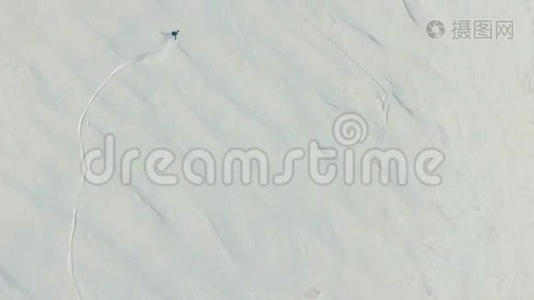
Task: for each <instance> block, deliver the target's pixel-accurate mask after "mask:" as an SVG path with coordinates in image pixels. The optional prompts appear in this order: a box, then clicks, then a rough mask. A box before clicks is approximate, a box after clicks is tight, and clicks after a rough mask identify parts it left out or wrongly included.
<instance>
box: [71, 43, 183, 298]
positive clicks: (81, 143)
mask: <svg viewBox="0 0 534 300" xmlns="http://www.w3.org/2000/svg"><path fill="white" fill-rule="evenodd" d="M174 42H175V41H174V40H171V39H170V38H165V37H164V40H163V42H162V44H161V45H160V47H159V48H158V49H157V50H155V51H150V52H145V53H142V54H139V55H138V56H137V57H135V58H134V59H132V60H130V61H128V62H125V63H123V64H121V65H119V66H118V67H116V68H115V69H114V70H113V71H111V73H110V74H109V75H108V77H107V78H106V79H105V80H104V82H102V84H101V85H100V86H99V87H98V89H97V90H96V91H95V92H94V93H93V95H92V96H91V98H90V100H89V101H88V103H87V105H86V106H85V109H84V110H83V112H82V114H81V115H80V117H79V119H78V146H79V148H80V163H81V165H82V176H81V180H80V187H79V189H78V192H77V194H76V198H75V202H76V206H75V207H74V209H73V212H72V223H71V231H70V237H69V254H68V258H69V259H68V265H69V272H70V276H71V278H72V281H73V283H74V285H75V288H76V294H77V297H78V299H79V300H81V299H83V290H82V287H81V285H80V283H79V282H78V279H77V277H76V272H75V271H76V270H75V261H74V246H75V245H74V242H75V238H76V230H77V226H78V214H79V210H80V204H81V197H82V193H83V190H84V189H85V184H86V182H87V180H86V175H87V171H88V166H87V162H86V161H85V151H86V149H85V145H84V141H83V127H84V123H85V121H86V119H87V115H88V113H89V110H90V109H91V107H92V106H93V105H94V104H95V102H96V99H97V98H98V95H99V94H100V92H102V90H103V89H104V88H105V87H106V86H107V85H108V84H109V83H110V81H111V80H112V79H113V78H114V77H115V76H116V75H117V74H119V73H120V72H121V71H123V70H125V69H127V68H129V67H132V66H134V65H136V64H140V63H143V62H146V61H149V60H150V59H151V58H153V57H157V56H158V55H159V54H161V53H163V51H164V50H166V49H167V48H168V47H170V46H171V45H174V44H175V43H174ZM136 195H137V196H138V197H139V199H141V200H143V201H144V198H142V197H140V196H139V195H138V194H137V193H136ZM145 204H147V206H149V208H150V209H152V210H153V211H155V210H154V208H153V207H152V206H150V205H149V204H148V203H146V202H145ZM155 212H156V211H155ZM156 213H157V215H158V217H161V215H160V214H159V212H156Z"/></svg>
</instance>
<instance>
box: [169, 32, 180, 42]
mask: <svg viewBox="0 0 534 300" xmlns="http://www.w3.org/2000/svg"><path fill="white" fill-rule="evenodd" d="M179 32H180V30H176V31H173V32H172V33H171V34H172V36H173V37H174V40H176V37H177V36H178V33H179Z"/></svg>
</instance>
